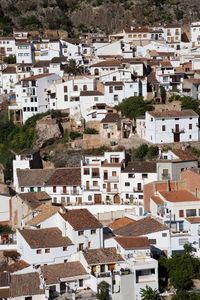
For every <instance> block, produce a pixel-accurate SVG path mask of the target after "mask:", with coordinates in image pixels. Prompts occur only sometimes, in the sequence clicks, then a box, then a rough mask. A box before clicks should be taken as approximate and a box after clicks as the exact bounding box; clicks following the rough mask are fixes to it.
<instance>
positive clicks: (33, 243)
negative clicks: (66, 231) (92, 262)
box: [17, 227, 76, 266]
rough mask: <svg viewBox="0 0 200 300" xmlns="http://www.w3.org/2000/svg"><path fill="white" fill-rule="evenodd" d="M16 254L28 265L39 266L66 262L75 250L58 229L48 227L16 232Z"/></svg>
mask: <svg viewBox="0 0 200 300" xmlns="http://www.w3.org/2000/svg"><path fill="white" fill-rule="evenodd" d="M17 252H18V253H19V254H20V255H21V259H22V260H24V261H26V262H28V263H29V264H30V265H33V266H40V265H44V264H55V263H63V262H67V261H68V260H70V259H71V256H72V254H73V253H75V252H76V248H75V246H74V245H73V243H72V241H71V240H70V239H69V238H68V237H67V236H63V235H62V232H61V231H60V229H58V228H57V227H50V228H45V229H22V230H17Z"/></svg>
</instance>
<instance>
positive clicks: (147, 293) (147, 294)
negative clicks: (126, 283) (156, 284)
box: [140, 285, 161, 300]
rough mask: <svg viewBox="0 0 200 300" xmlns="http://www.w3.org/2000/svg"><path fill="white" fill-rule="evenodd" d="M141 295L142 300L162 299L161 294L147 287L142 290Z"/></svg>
mask: <svg viewBox="0 0 200 300" xmlns="http://www.w3.org/2000/svg"><path fill="white" fill-rule="evenodd" d="M140 295H141V299H142V300H159V299H161V297H160V294H159V292H158V291H157V290H156V289H155V290H153V289H152V288H151V287H150V286H148V285H146V287H145V288H144V289H140Z"/></svg>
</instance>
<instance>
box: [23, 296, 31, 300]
mask: <svg viewBox="0 0 200 300" xmlns="http://www.w3.org/2000/svg"><path fill="white" fill-rule="evenodd" d="M32 299H33V298H32V297H31V296H28V297H25V300H32Z"/></svg>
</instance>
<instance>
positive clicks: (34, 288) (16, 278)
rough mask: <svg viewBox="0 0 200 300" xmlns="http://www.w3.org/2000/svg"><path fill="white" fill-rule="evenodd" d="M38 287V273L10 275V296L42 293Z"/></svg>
mask: <svg viewBox="0 0 200 300" xmlns="http://www.w3.org/2000/svg"><path fill="white" fill-rule="evenodd" d="M44 293H45V291H44V290H43V289H40V278H39V273H37V272H34V273H27V274H20V275H11V285H10V297H20V296H27V295H30V296H33V295H40V294H44Z"/></svg>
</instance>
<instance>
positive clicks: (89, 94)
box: [80, 91, 103, 96]
mask: <svg viewBox="0 0 200 300" xmlns="http://www.w3.org/2000/svg"><path fill="white" fill-rule="evenodd" d="M80 96H103V93H101V92H100V91H81V92H80Z"/></svg>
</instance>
